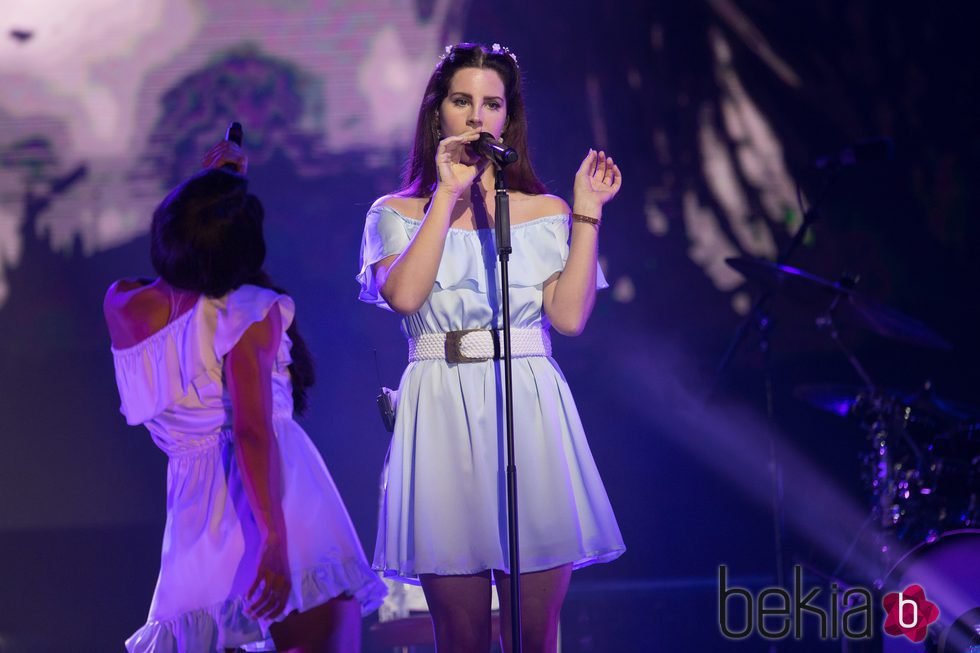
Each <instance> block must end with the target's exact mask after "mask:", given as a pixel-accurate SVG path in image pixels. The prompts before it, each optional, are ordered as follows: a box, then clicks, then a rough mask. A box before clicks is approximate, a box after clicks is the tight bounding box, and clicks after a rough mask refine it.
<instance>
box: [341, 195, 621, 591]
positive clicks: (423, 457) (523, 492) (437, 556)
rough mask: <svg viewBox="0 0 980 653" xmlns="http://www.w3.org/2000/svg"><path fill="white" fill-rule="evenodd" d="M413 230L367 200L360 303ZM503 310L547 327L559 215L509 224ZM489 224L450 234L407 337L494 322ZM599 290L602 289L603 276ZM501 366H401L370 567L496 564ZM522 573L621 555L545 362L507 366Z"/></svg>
mask: <svg viewBox="0 0 980 653" xmlns="http://www.w3.org/2000/svg"><path fill="white" fill-rule="evenodd" d="M420 224H421V223H420V222H419V221H417V220H413V219H411V218H408V217H406V216H404V215H402V214H400V213H398V212H397V211H396V210H394V209H392V208H390V207H387V206H381V205H376V206H374V207H373V208H372V209H371V210H370V211H369V212H368V215H367V221H366V224H365V229H364V238H363V241H362V246H361V271H360V273H359V274H358V275H357V280H358V281H359V282H360V285H361V291H360V299H361V300H363V301H365V302H368V303H372V304H377V305H380V306H381V307H383V308H388V306H387V305H386V304H385V302H384V299H383V298H382V297H381V296H380V295H379V292H378V283H377V280H376V279H375V278H374V275H373V272H372V268H371V266H372V264H374V263H376V262H378V261H380V260H381V259H383V258H385V257H388V256H391V255H393V254H398V253H399V252H401V251H403V250H404V249H405V248H406V247H407V246H408V244H409V242H410V241H411V239H412V237H413V236H414V235H415V233H416V232H417V231H418V228H419V226H420ZM511 234H512V235H511V241H512V245H513V254H512V255H511V265H510V285H511V290H510V302H511V304H510V314H511V324H512V326H513V327H514V328H542V329H548V328H549V324H548V320H547V317H546V316H545V315H544V312H543V308H542V287H543V284H544V281H545V280H547V279H548V278H549V277H551V276H552V275H553V274H554V273H555V272H560V271H561V270H562V269H563V268H564V266H565V261H566V259H567V258H568V238H569V216H567V215H555V216H548V217H543V218H540V219H537V220H532V221H530V222H526V223H523V224H518V225H514V226H513V229H512V232H511ZM497 265H498V264H497V256H496V250H495V245H494V242H493V230H492V229H481V230H479V231H472V230H465V229H450V230H449V234H448V236H447V238H446V244H445V249H444V251H443V255H442V260H441V262H440V264H439V270H438V273H437V275H436V282H435V287H434V288H433V290H432V293H431V294H430V295H429V298H428V300H427V301H426V302H425V304H424V305H423V306H422V308H421V309H420V310H419V311H418V312H417V313H415V314H414V315H411V316H409V317H406V318H404V319H403V320H402V323H401V328H402V332H403V333H404V334H405V335H406V336H408V337H416V336H419V335H421V334H424V333H446V332H449V331H454V330H461V329H481V328H482V329H486V328H489V327H491V326H499V325H500V320H499V306H500V293H499V285H500V282H499V271H497ZM597 285H598V287H600V288H605V287H607V284H606V282H605V279H604V278H603V276H602V272H601V271H600V272H599V273H598V279H597ZM502 376H503V366H502V365H501V363H500V362H499V361H485V362H478V363H461V364H451V363H447V362H446V361H445V360H420V361H416V362H412V363H409V365H408V368H407V369H406V370H405V373H404V375H403V376H402V380H401V384H400V386H399V394H398V403H397V413H396V415H397V417H396V420H395V432H394V436H393V438H392V441H391V448H390V450H389V454H388V456H389V464H388V466H387V472H386V478H385V483H384V485H385V489H384V496H383V498H382V504H381V511H380V518H379V526H378V539H377V545H376V548H375V554H374V567H375V569H378V570H380V571H382V572H383V573H384V574H385V575H386V576H391V577H394V578H398V579H401V580H404V581H406V582H417V577H418V574H424V573H435V574H472V573H476V572H480V571H483V570H486V569H502V570H507V569H508V567H509V564H508V560H509V553H508V545H507V541H508V540H507V502H506V484H505V470H506V465H505V455H504V448H503V447H504V444H503V418H502V415H503V410H502V405H503V404H502V398H501V388H502V385H503V382H502ZM513 381H514V425H515V426H514V431H515V447H516V459H517V460H516V462H517V478H518V494H519V509H518V517H519V527H520V538H521V539H520V559H521V571H528V572H529V571H539V570H543V569H549V568H552V567H556V566H559V565H563V564H566V563H572V564H573V565H574V567H584V566H586V565H589V564H592V563H596V562H607V561H609V560H613V559H614V558H616V557H618V556H619V555H621V554H622V553H623V551H624V550H625V547H624V545H623V540H622V536H621V535H620V532H619V527H618V525H617V524H616V518H615V516H614V515H613V511H612V508H611V507H610V504H609V499H608V498H607V496H606V491H605V488H604V487H603V485H602V481H601V479H600V478H599V473H598V471H597V470H596V466H595V463H594V461H593V459H592V453H591V451H590V450H589V445H588V443H587V442H586V438H585V433H584V431H583V429H582V423H581V421H580V419H579V416H578V411H577V410H576V408H575V402H574V400H573V399H572V393H571V391H570V390H569V387H568V384H567V383H566V381H565V378H564V376H563V375H562V373H561V370H560V369H559V368H558V364H557V363H556V362H555V361H554V359H552V358H551V357H546V356H531V357H526V358H515V359H514V360H513Z"/></svg>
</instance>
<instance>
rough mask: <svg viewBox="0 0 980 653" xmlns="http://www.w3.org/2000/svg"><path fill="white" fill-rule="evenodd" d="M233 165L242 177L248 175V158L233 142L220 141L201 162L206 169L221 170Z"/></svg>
mask: <svg viewBox="0 0 980 653" xmlns="http://www.w3.org/2000/svg"><path fill="white" fill-rule="evenodd" d="M229 163H230V164H231V165H232V166H234V168H235V170H236V172H238V174H240V175H244V174H248V157H247V156H245V150H243V149H242V148H241V147H240V146H239V145H237V144H235V143H232V142H231V141H218V142H217V143H215V144H214V147H212V148H211V149H210V150H208V153H207V154H205V155H204V158H203V159H202V160H201V165H202V166H203V167H205V168H220V167H222V166H224V165H227V164H229Z"/></svg>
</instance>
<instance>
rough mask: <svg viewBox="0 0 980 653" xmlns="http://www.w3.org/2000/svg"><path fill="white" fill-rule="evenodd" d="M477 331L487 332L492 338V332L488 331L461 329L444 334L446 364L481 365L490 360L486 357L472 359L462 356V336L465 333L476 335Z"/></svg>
mask: <svg viewBox="0 0 980 653" xmlns="http://www.w3.org/2000/svg"><path fill="white" fill-rule="evenodd" d="M477 331H488V332H489V333H490V334H491V336H493V332H492V331H490V330H489V329H463V330H461V331H449V332H447V333H446V362H447V363H481V362H483V361H488V360H490V358H489V357H487V356H477V357H475V358H474V357H470V356H464V355H463V352H462V346H463V336H465V335H466V334H467V333H476V332H477Z"/></svg>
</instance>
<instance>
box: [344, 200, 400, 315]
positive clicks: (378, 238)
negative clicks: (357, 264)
mask: <svg viewBox="0 0 980 653" xmlns="http://www.w3.org/2000/svg"><path fill="white" fill-rule="evenodd" d="M411 240H412V235H411V233H410V231H409V224H408V223H407V222H406V221H405V219H404V218H402V217H401V216H400V215H399V214H398V212H397V211H395V210H394V209H392V208H389V207H387V206H384V205H377V204H376V205H375V206H372V207H371V210H370V211H368V214H367V219H366V220H365V223H364V235H363V237H362V238H361V271H360V272H358V273H357V282H358V283H359V284H360V285H361V292H360V294H359V295H358V296H357V298H358V299H360V300H361V301H362V302H367V303H368V304H375V305H377V306H380V307H381V308H386V309H388V310H391V309H390V308H389V306H388V304H387V303H386V302H385V300H384V299H383V298H382V297H381V293H380V292H379V291H380V288H379V286H378V281H377V279H375V277H374V270H373V268H372V266H373V265H374V264H375V263H377V262H378V261H380V260H382V259H385V258H387V257H389V256H393V255H395V254H400V253H401V252H403V251H405V248H406V247H408V244H409V242H411Z"/></svg>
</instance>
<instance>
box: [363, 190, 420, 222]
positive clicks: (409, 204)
mask: <svg viewBox="0 0 980 653" xmlns="http://www.w3.org/2000/svg"><path fill="white" fill-rule="evenodd" d="M426 201H427V198H425V197H409V196H406V195H399V194H397V193H392V194H391V195H384V196H382V197H379V198H378V199H377V200H375V201H374V204H372V205H371V208H372V209H376V208H379V207H382V206H387V207H389V208H392V209H394V210H396V211H398V212H399V213H401V214H402V215H404V216H406V217H408V218H414V219H416V220H418V219H421V215H422V213H423V211H422V209H423V207H424V206H425V203H426Z"/></svg>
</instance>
